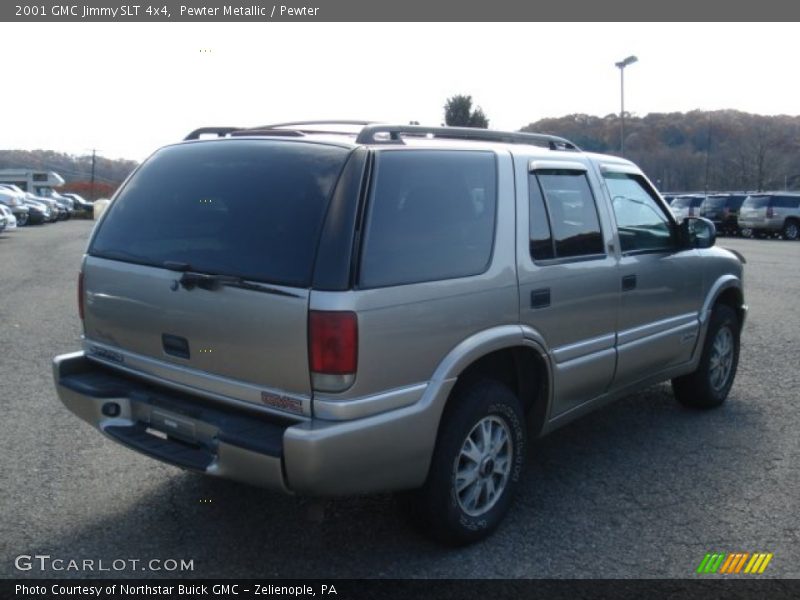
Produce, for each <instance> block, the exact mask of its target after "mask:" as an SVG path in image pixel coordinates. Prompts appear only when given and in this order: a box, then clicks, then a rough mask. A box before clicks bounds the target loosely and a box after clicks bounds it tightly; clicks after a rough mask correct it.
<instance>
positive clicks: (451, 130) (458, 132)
mask: <svg viewBox="0 0 800 600" xmlns="http://www.w3.org/2000/svg"><path fill="white" fill-rule="evenodd" d="M379 134H388V137H385V138H380V137H378V136H379ZM403 135H408V136H417V137H422V136H425V137H427V136H433V137H434V138H447V139H459V140H476V141H477V140H480V141H485V142H501V143H505V144H532V145H534V146H544V147H546V148H550V150H569V151H580V148H578V146H576V145H575V144H573V143H572V142H570V141H569V140H567V139H564V138H562V137H558V136H555V135H547V134H544V133H525V132H522V131H513V132H511V131H494V130H492V129H479V128H475V127H425V126H423V125H365V126H364V128H363V129H362V130H361V132H360V133H359V134H358V137H356V143H357V144H402V143H403V138H402V136H403Z"/></svg>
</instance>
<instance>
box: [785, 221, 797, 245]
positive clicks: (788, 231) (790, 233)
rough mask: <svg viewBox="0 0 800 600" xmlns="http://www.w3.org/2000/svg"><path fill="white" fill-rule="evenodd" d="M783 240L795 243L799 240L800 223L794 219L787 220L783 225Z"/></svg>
mask: <svg viewBox="0 0 800 600" xmlns="http://www.w3.org/2000/svg"><path fill="white" fill-rule="evenodd" d="M782 235H783V239H785V240H790V241H792V242H796V241H797V240H798V239H800V223H799V222H798V221H796V220H795V219H787V220H786V223H784V224H783V232H782Z"/></svg>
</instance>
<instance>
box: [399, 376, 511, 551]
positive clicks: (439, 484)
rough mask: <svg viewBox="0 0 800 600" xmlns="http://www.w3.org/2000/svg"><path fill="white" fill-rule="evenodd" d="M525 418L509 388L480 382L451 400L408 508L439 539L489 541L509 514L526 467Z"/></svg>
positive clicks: (485, 381) (449, 541)
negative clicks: (427, 468)
mask: <svg viewBox="0 0 800 600" xmlns="http://www.w3.org/2000/svg"><path fill="white" fill-rule="evenodd" d="M525 452H526V432H525V418H524V415H523V412H522V408H521V406H520V402H519V400H518V399H517V397H516V396H515V395H514V393H513V392H512V391H511V390H510V389H508V387H506V386H505V385H503V384H501V383H499V382H497V381H494V380H489V379H481V380H478V381H475V382H474V383H470V384H468V385H466V386H465V387H463V388H462V389H460V390H458V391H457V392H456V393H455V396H454V397H453V398H451V399H450V403H449V406H448V409H447V410H446V411H445V414H444V416H443V417H442V425H441V427H440V430H439V437H438V439H437V443H436V449H435V451H434V455H433V459H432V461H431V467H430V471H429V472H428V479H427V481H426V482H425V485H424V486H423V487H422V488H421V489H420V490H417V491H415V492H413V493H412V494H411V496H410V498H409V499H410V500H411V506H410V509H411V510H412V511H413V512H414V513H415V516H416V517H417V519H418V521H419V522H420V524H422V525H423V526H424V527H425V528H426V530H427V532H429V533H430V534H431V535H432V536H433V537H434V538H436V539H438V540H439V541H442V542H445V543H448V544H456V545H461V544H468V543H472V542H476V541H478V540H481V539H483V538H485V537H487V536H488V535H489V534H490V533H492V531H494V530H495V528H496V527H497V526H498V525H499V524H500V521H502V519H503V517H504V516H505V514H506V512H508V509H509V507H510V506H511V502H512V500H513V497H514V492H515V490H516V487H517V484H518V483H519V480H520V479H521V477H522V473H523V468H524V464H525Z"/></svg>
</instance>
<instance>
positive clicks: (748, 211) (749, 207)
mask: <svg viewBox="0 0 800 600" xmlns="http://www.w3.org/2000/svg"><path fill="white" fill-rule="evenodd" d="M769 199H770V197H769V196H748V197H747V199H746V200H745V201H744V203H743V204H742V208H741V209H739V221H740V222H749V223H764V222H766V220H767V207H768V206H769Z"/></svg>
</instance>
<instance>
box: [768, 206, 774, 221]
mask: <svg viewBox="0 0 800 600" xmlns="http://www.w3.org/2000/svg"><path fill="white" fill-rule="evenodd" d="M774 216H775V209H774V208H772V207H771V206H768V207H767V218H768V219H771V218H773V217H774Z"/></svg>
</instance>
